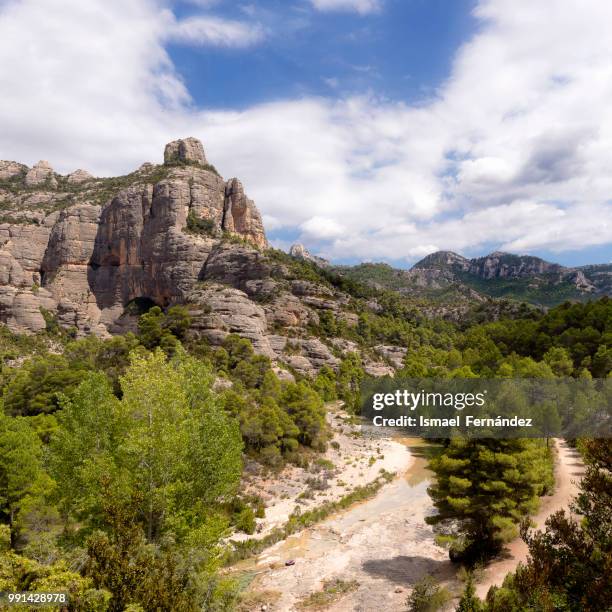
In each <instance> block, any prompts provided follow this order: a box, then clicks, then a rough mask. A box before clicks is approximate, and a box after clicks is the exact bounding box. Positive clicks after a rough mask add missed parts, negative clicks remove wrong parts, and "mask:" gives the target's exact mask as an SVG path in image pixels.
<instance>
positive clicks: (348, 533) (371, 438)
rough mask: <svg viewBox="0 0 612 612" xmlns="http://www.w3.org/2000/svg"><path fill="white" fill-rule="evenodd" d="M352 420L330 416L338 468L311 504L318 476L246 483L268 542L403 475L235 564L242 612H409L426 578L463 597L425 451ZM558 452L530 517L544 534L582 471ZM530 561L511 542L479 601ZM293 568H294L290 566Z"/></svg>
mask: <svg viewBox="0 0 612 612" xmlns="http://www.w3.org/2000/svg"><path fill="white" fill-rule="evenodd" d="M348 418H349V417H348V415H346V414H345V413H343V412H342V411H340V410H339V408H338V407H336V409H334V410H332V414H331V415H330V419H331V422H332V426H333V428H334V430H335V431H336V435H335V437H334V440H335V441H337V443H338V445H339V447H338V448H335V449H330V451H329V452H328V453H327V455H326V456H325V459H326V460H328V461H332V462H333V463H334V464H335V465H336V466H338V467H337V469H336V471H335V473H334V475H333V477H330V478H329V479H328V482H329V484H330V487H329V489H327V490H325V491H321V492H320V494H319V495H314V497H313V498H312V499H307V500H300V499H298V498H299V497H300V495H301V493H302V492H303V491H305V490H306V491H308V490H309V489H308V487H309V485H308V484H307V481H308V479H309V478H311V477H312V474H311V472H310V471H309V470H299V469H297V468H290V469H289V468H288V469H287V470H286V473H283V475H282V477H281V478H280V479H277V478H275V479H274V480H270V481H267V480H265V479H264V480H261V481H259V482H257V481H252V482H251V483H250V485H251V486H253V487H260V489H259V492H260V494H261V493H262V492H265V493H266V495H268V500H269V508H268V509H267V511H266V514H267V516H266V519H264V520H262V521H261V523H262V525H263V527H262V534H263V533H267V532H269V530H270V529H271V528H272V527H274V526H282V525H283V524H284V522H285V521H286V520H287V518H288V516H289V514H291V512H292V511H293V510H294V508H295V506H296V504H298V505H301V504H302V503H304V502H305V503H304V505H303V507H304V509H307V508H312V507H317V506H320V505H321V504H323V503H325V502H327V501H332V500H337V499H340V498H342V497H343V496H344V495H346V494H347V493H348V492H350V490H351V489H352V488H355V487H358V486H363V485H365V484H367V483H369V482H372V481H373V480H375V479H376V478H377V476H378V472H379V470H380V468H384V469H386V470H388V471H393V472H396V473H397V477H396V478H395V479H394V480H392V481H391V482H390V483H388V484H386V485H384V486H383V487H382V488H381V489H380V490H379V491H378V493H377V494H376V495H375V496H374V497H373V498H371V499H368V500H366V501H363V502H359V503H356V504H354V505H352V506H351V507H349V508H348V509H346V510H342V511H340V512H337V513H336V514H333V515H331V516H329V517H328V518H327V519H325V520H323V521H322V522H320V523H318V524H316V525H313V526H312V527H309V528H307V529H304V530H303V531H301V532H299V533H297V534H295V535H292V536H289V537H288V538H286V539H285V540H283V541H281V542H278V543H277V544H274V545H272V546H270V547H269V548H267V549H266V550H264V551H263V552H262V553H261V554H259V555H258V556H256V557H254V558H252V559H248V560H247V561H243V562H241V563H239V564H237V565H236V566H234V568H232V570H231V571H232V573H235V574H236V575H242V576H245V577H247V578H248V579H249V580H250V585H249V587H248V589H247V600H246V601H245V602H244V604H243V607H242V608H241V610H242V611H243V612H255V611H258V612H259V611H261V610H267V611H269V612H298V611H308V610H326V611H328V612H366V611H367V612H370V611H371V610H380V611H381V612H382V611H383V610H384V611H385V612H387V611H388V612H399V611H403V610H406V599H407V596H408V594H409V593H410V590H411V588H412V586H413V585H414V584H415V583H416V582H417V581H418V580H420V579H421V578H423V577H424V576H425V575H430V576H432V577H433V578H434V579H435V580H436V581H438V582H439V583H441V584H442V585H444V586H446V587H448V588H449V590H450V591H451V592H452V593H453V594H454V595H455V597H457V596H458V594H459V593H460V591H461V590H462V584H461V582H460V581H459V580H458V577H457V572H458V570H459V567H458V566H457V565H454V564H452V563H450V561H449V560H448V554H447V551H446V550H444V549H443V548H440V547H439V546H437V545H436V544H435V542H434V533H433V531H432V528H431V527H430V526H428V525H427V524H426V523H425V518H426V517H427V516H428V515H430V514H432V513H433V512H434V509H433V506H432V503H431V499H430V498H429V495H428V494H427V487H428V486H429V484H430V482H431V477H432V474H431V472H429V470H428V469H427V458H426V455H427V451H426V449H427V448H428V447H427V445H426V444H423V443H422V442H421V441H418V440H414V439H400V438H395V439H392V438H391V437H389V438H385V437H383V438H381V437H376V436H375V435H374V434H373V432H371V431H368V430H366V431H363V432H361V430H360V427H358V426H356V425H349V424H348V420H347V419H348ZM556 444H557V450H558V456H557V463H556V483H557V486H556V489H555V492H554V494H553V495H551V496H548V497H545V498H544V499H543V500H542V504H541V508H540V511H539V512H538V514H537V515H536V516H535V517H534V522H535V523H536V524H537V526H538V527H542V526H543V524H544V521H545V519H546V518H547V517H548V516H549V515H550V514H552V513H553V512H555V511H556V510H558V509H560V508H568V507H569V504H570V501H571V498H572V497H573V495H574V494H575V492H576V481H577V480H578V479H579V478H580V475H581V472H582V465H581V462H580V460H579V457H578V456H577V455H576V453H575V451H574V450H573V449H571V448H569V447H568V446H567V445H566V444H565V443H564V442H556ZM383 456H384V458H383ZM371 457H374V458H375V461H372V460H371ZM316 473H318V472H316ZM344 483H346V484H347V485H348V486H345V485H344ZM324 493H326V495H324ZM526 555H527V549H526V546H525V545H524V543H523V542H522V541H521V540H520V539H517V540H515V541H513V542H511V543H510V544H509V546H508V550H507V553H506V554H504V556H503V558H500V559H496V560H494V561H493V562H492V563H491V564H490V565H489V566H488V567H487V568H486V569H485V570H484V572H483V573H482V574H481V575H480V580H479V584H478V586H477V588H478V592H479V594H480V595H481V596H484V595H485V594H486V591H487V590H488V588H489V586H491V585H492V584H500V583H501V581H502V580H503V577H504V576H505V574H506V573H507V572H509V571H513V570H514V568H515V567H516V564H517V563H518V562H519V561H524V559H525V558H526ZM287 561H290V562H292V563H291V565H286V563H287ZM456 601H457V599H455V601H454V602H450V603H449V607H448V609H454V604H455V603H456Z"/></svg>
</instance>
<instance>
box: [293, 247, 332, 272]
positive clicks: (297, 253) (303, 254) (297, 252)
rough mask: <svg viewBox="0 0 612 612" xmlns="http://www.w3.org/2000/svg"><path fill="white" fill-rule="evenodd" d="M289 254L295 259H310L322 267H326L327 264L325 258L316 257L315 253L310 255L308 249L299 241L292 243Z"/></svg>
mask: <svg viewBox="0 0 612 612" xmlns="http://www.w3.org/2000/svg"><path fill="white" fill-rule="evenodd" d="M289 255H291V257H295V258H296V259H303V260H304V261H310V262H312V263H314V264H316V265H317V266H321V267H322V268H326V267H327V266H329V261H327V259H323V257H318V256H317V255H312V254H311V253H310V251H309V250H308V249H307V248H306V247H305V246H304V245H303V244H300V243H297V244H294V245H292V246H291V248H290V249H289Z"/></svg>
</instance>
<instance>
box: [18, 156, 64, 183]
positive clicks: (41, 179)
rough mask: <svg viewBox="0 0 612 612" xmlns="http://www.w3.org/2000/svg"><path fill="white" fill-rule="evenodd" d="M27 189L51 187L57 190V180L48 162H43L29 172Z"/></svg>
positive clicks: (26, 181)
mask: <svg viewBox="0 0 612 612" xmlns="http://www.w3.org/2000/svg"><path fill="white" fill-rule="evenodd" d="M25 184H26V187H39V186H44V187H49V188H50V189H57V179H56V178H55V173H54V172H53V168H52V167H51V164H50V163H49V162H48V161H44V160H41V161H39V162H38V163H37V164H34V166H33V167H32V168H30V170H28V172H27V174H26V176H25Z"/></svg>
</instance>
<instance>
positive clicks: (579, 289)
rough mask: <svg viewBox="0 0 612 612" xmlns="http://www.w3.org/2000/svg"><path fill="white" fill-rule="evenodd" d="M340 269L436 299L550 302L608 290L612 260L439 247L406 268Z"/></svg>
mask: <svg viewBox="0 0 612 612" xmlns="http://www.w3.org/2000/svg"><path fill="white" fill-rule="evenodd" d="M339 271H340V272H341V273H342V274H343V275H344V276H347V277H349V278H352V279H353V280H358V281H361V282H365V283H368V284H370V285H372V286H376V287H380V288H385V289H393V290H395V291H400V292H401V293H405V294H412V295H415V296H421V297H428V298H434V299H435V298H437V299H440V300H452V299H461V300H465V299H466V298H469V297H472V298H474V299H478V297H480V298H481V299H483V298H484V297H495V298H508V299H513V300H519V301H525V302H528V303H531V304H537V305H541V306H554V305H556V304H559V303H561V302H564V301H565V300H579V301H584V300H586V299H589V298H597V297H600V296H602V295H609V294H610V293H611V292H612V264H602V265H590V266H582V267H577V268H566V267H564V266H561V265H559V264H556V263H551V262H548V261H545V260H544V259H540V258H539V257H533V256H530V255H514V254H512V253H503V252H501V251H495V252H494V253H491V254H490V255H486V256H485V257H477V258H474V259H467V258H466V257H463V256H461V255H459V254H457V253H453V252H452V251H438V252H436V253H432V254H431V255H428V256H427V257H425V258H424V259H422V260H421V261H419V262H418V263H416V264H415V265H414V266H413V267H412V269H410V270H399V269H395V268H392V267H391V266H388V265H387V264H361V265H359V266H354V267H345V266H343V267H341V268H339Z"/></svg>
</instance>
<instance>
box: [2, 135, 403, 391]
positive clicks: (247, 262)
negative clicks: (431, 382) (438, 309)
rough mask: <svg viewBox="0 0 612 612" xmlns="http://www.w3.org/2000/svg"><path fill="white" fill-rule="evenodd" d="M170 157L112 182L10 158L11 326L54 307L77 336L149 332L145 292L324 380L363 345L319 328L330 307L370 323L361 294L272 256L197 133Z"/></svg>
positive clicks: (197, 328) (198, 333)
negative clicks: (302, 275) (141, 307)
mask: <svg viewBox="0 0 612 612" xmlns="http://www.w3.org/2000/svg"><path fill="white" fill-rule="evenodd" d="M164 158H165V162H166V163H165V165H164V166H157V165H154V164H149V163H145V164H143V165H142V166H141V167H140V168H139V169H138V170H137V171H136V172H134V173H131V174H129V175H126V176H124V177H118V178H110V179H98V178H95V177H93V176H92V175H91V174H89V173H88V172H86V171H84V170H77V171H75V172H73V173H72V174H70V175H68V176H67V177H61V176H59V175H56V174H55V173H54V172H53V170H52V168H51V166H50V165H49V164H48V163H46V162H39V163H38V164H36V166H34V168H32V169H28V168H27V167H26V166H23V165H21V164H17V163H15V162H0V181H5V182H4V183H2V182H0V203H1V204H2V207H3V211H6V212H7V214H6V216H4V217H3V218H4V220H5V221H6V222H4V223H0V322H2V323H5V324H6V325H8V326H9V328H10V329H12V330H14V331H18V332H28V331H30V332H36V331H40V330H44V329H45V327H46V325H47V321H48V320H49V318H50V317H54V318H55V319H56V320H57V322H59V324H60V325H62V326H64V327H66V328H73V329H74V330H75V331H76V334H77V335H80V336H82V335H85V334H89V333H94V334H97V335H99V336H106V335H108V334H109V333H125V332H127V331H135V330H136V325H137V320H138V317H137V315H136V314H134V312H133V311H132V310H131V309H130V308H126V307H127V306H128V305H130V304H131V303H132V302H133V301H136V302H137V303H139V304H140V303H142V302H141V300H144V301H146V303H147V304H151V303H155V304H158V305H159V306H162V307H169V306H172V305H174V304H185V305H187V307H188V308H189V310H190V313H191V317H192V321H193V325H192V328H191V329H190V332H189V333H190V334H192V335H193V336H195V337H202V338H205V339H206V340H208V341H209V342H211V343H212V344H213V345H220V344H221V343H222V342H223V340H224V339H225V338H226V337H227V335H228V334H238V335H240V336H242V337H244V338H247V339H249V340H250V341H251V342H252V344H253V348H254V350H255V351H256V352H257V353H259V354H261V355H266V356H267V357H269V358H270V359H271V360H272V361H273V363H274V366H275V367H276V368H277V371H278V372H279V375H281V376H282V377H283V378H284V379H287V380H292V379H293V375H292V374H291V373H290V372H289V371H288V370H287V369H286V368H287V367H289V368H290V369H291V368H293V370H292V371H295V372H299V373H301V374H303V375H307V376H315V375H316V374H317V372H318V371H319V370H320V369H321V368H322V367H323V366H330V367H332V368H337V367H338V366H339V365H340V358H339V356H340V355H346V354H348V353H350V352H353V351H358V347H357V345H356V344H354V343H352V342H350V341H348V340H345V341H344V342H341V341H340V339H339V338H338V339H335V338H324V337H318V336H320V328H319V326H320V320H321V319H320V317H321V316H322V313H323V312H325V311H326V315H325V316H329V314H330V313H331V315H332V316H333V317H335V318H336V319H337V320H338V321H343V322H345V323H346V324H348V325H349V326H352V325H356V324H357V322H358V317H357V314H356V313H355V312H351V310H350V308H349V297H348V296H347V295H345V294H343V293H342V292H341V291H338V290H336V289H334V288H333V287H332V286H331V285H329V286H327V285H326V284H325V283H318V282H316V280H315V281H310V280H308V281H307V280H303V279H299V278H295V276H294V275H293V273H292V272H291V270H290V266H288V265H287V264H286V263H282V258H278V257H274V256H271V254H270V253H266V252H265V249H267V247H268V243H267V240H266V236H265V233H264V228H263V223H262V219H261V215H260V214H259V211H258V210H257V208H256V206H255V204H254V203H253V201H252V200H250V199H249V198H248V197H247V195H246V193H245V191H244V188H243V186H242V184H241V183H240V181H239V180H238V179H231V180H229V181H225V180H224V179H223V178H222V177H220V176H219V175H218V174H217V172H216V171H215V170H214V168H213V167H212V166H209V165H208V164H207V162H206V157H205V154H204V149H203V147H202V144H201V143H200V142H199V141H197V140H195V139H191V138H188V139H184V140H177V141H175V142H172V143H170V144H169V145H167V147H166V150H165V154H164ZM2 177H4V178H2ZM58 179H59V180H58ZM336 340H337V341H338V342H334V341H336ZM384 348H385V349H388V351H387V354H385V351H383V350H381V351H380V353H381V354H385V357H386V359H387V362H386V363H379V364H374V365H372V366H371V370H372V371H381V372H385V373H387V372H388V371H389V368H390V366H389V362H393V358H392V357H394V356H396V355H398V353H396V352H394V351H393V349H394V347H384ZM397 360H398V361H399V356H398V357H397ZM369 367H370V366H369ZM377 368H378V369H377Z"/></svg>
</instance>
